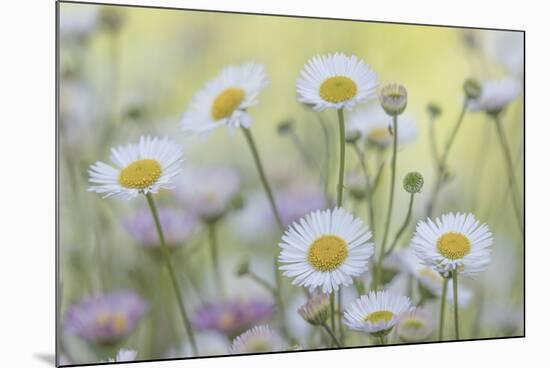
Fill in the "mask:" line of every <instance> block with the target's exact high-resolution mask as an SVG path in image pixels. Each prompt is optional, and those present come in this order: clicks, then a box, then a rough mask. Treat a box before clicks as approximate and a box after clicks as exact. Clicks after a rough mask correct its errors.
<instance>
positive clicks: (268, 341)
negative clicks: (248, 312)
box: [231, 326, 284, 354]
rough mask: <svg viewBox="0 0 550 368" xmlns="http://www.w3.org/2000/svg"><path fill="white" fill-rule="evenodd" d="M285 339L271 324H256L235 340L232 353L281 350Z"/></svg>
mask: <svg viewBox="0 0 550 368" xmlns="http://www.w3.org/2000/svg"><path fill="white" fill-rule="evenodd" d="M283 349H284V343H283V339H282V338H281V337H280V336H279V334H277V333H276V332H275V331H273V330H272V329H271V328H270V327H269V326H255V327H252V328H251V329H250V330H248V331H246V332H245V333H243V334H242V335H240V336H237V337H236V338H235V339H234V340H233V344H232V345H231V354H251V353H264V352H274V351H281V350H283Z"/></svg>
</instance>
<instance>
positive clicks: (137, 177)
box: [118, 159, 162, 189]
mask: <svg viewBox="0 0 550 368" xmlns="http://www.w3.org/2000/svg"><path fill="white" fill-rule="evenodd" d="M161 173H162V167H161V166H160V163H159V162H158V161H156V160H151V159H143V160H138V161H134V162H132V163H131V164H130V165H128V166H126V167H125V168H124V169H122V170H121V171H120V175H119V176H118V182H119V183H120V185H122V186H123V187H125V188H130V189H145V188H147V187H150V186H151V185H153V184H154V183H155V182H156V181H157V180H158V179H159V178H160V174H161Z"/></svg>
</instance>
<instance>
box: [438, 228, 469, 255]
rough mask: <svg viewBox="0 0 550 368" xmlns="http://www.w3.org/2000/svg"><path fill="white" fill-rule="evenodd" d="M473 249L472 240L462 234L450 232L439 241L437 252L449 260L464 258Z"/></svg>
mask: <svg viewBox="0 0 550 368" xmlns="http://www.w3.org/2000/svg"><path fill="white" fill-rule="evenodd" d="M471 248H472V246H471V244H470V240H468V238H467V237H465V236H464V235H463V234H460V233H455V232H448V233H445V234H443V235H441V236H440V237H439V239H437V250H438V251H439V253H440V254H441V255H442V256H443V257H445V258H448V259H453V260H454V259H460V258H464V256H466V255H467V254H468V253H470V249H471Z"/></svg>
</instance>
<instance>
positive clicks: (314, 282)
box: [279, 208, 374, 293]
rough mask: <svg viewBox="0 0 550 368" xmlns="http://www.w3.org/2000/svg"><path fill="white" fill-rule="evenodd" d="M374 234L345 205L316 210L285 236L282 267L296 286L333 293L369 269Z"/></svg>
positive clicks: (280, 256)
mask: <svg viewBox="0 0 550 368" xmlns="http://www.w3.org/2000/svg"><path fill="white" fill-rule="evenodd" d="M371 237H372V234H371V232H370V231H369V229H368V227H367V226H365V225H364V224H363V222H362V221H361V220H360V219H357V218H354V217H353V216H352V215H351V214H349V213H348V212H346V211H345V210H344V209H342V208H334V209H332V210H325V211H315V212H312V213H310V214H308V215H307V216H305V217H304V218H301V219H300V221H296V222H294V223H293V224H292V225H291V226H290V227H289V228H288V229H287V230H286V232H285V234H284V235H283V237H282V240H281V242H280V243H279V247H281V254H280V255H279V262H280V263H281V264H282V265H281V266H280V267H279V268H280V269H281V270H283V271H284V275H285V276H288V277H292V278H294V280H293V284H295V285H296V284H297V285H300V286H306V287H309V288H310V289H314V288H317V287H319V288H321V290H322V292H323V293H330V292H332V291H335V290H338V288H339V287H340V285H343V286H348V285H350V284H351V283H352V282H353V280H352V277H356V276H359V275H361V274H362V273H363V272H365V271H367V269H368V267H367V264H368V260H369V258H370V257H371V256H372V255H373V253H374V246H373V244H372V243H370V242H369V239H370V238H371Z"/></svg>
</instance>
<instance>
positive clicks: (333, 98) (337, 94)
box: [319, 76, 357, 103]
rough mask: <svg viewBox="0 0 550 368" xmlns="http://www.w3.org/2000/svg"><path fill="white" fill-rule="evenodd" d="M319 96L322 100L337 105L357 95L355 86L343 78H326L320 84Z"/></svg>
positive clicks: (349, 80) (352, 82)
mask: <svg viewBox="0 0 550 368" xmlns="http://www.w3.org/2000/svg"><path fill="white" fill-rule="evenodd" d="M319 94H320V95H321V97H322V98H323V100H325V101H328V102H332V103H338V102H343V101H347V100H350V99H352V98H353V97H355V95H356V94H357V85H356V84H355V82H354V81H353V80H351V79H350V78H348V77H344V76H336V77H331V78H328V79H327V80H325V81H324V82H323V84H321V87H320V88H319Z"/></svg>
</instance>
